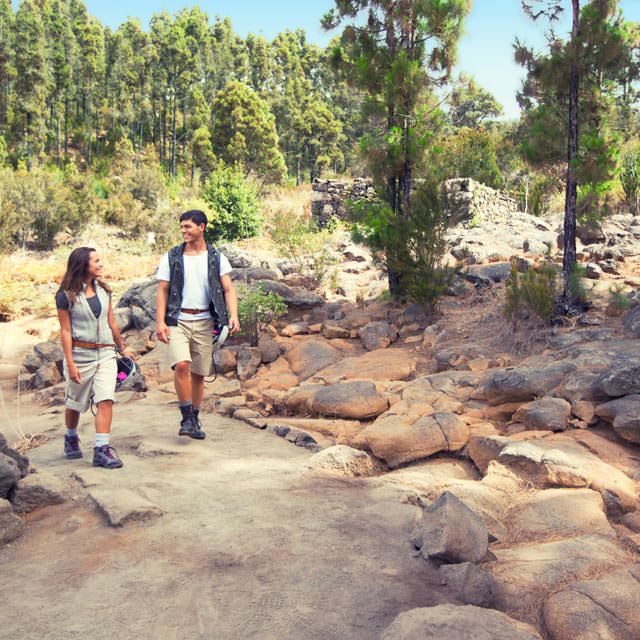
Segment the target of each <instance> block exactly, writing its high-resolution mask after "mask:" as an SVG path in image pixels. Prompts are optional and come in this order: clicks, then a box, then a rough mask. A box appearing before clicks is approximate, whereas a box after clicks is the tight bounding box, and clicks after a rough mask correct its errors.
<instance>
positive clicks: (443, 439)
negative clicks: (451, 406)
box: [354, 408, 469, 467]
mask: <svg viewBox="0 0 640 640" xmlns="http://www.w3.org/2000/svg"><path fill="white" fill-rule="evenodd" d="M468 439H469V427H468V426H467V424H466V422H465V421H464V420H463V419H462V418H460V417H459V416H457V415H455V414H453V413H450V412H448V411H436V412H434V413H431V414H429V415H424V416H421V417H416V416H413V417H411V416H406V415H398V414H396V413H394V412H393V408H392V409H391V410H390V411H388V412H386V413H384V414H382V415H381V416H379V417H378V418H377V419H376V421H375V422H374V423H373V424H371V425H368V426H367V427H365V428H364V429H363V430H362V431H361V432H360V433H359V434H358V435H357V437H356V438H355V440H354V444H355V445H356V446H357V447H360V448H363V449H369V450H370V451H371V452H372V453H373V454H374V455H375V456H376V457H378V458H382V459H383V460H384V461H385V462H386V463H387V464H388V465H389V466H390V467H398V466H400V465H401V464H404V463H406V462H413V461H415V460H420V459H421V458H426V457H428V456H430V455H433V454H434V453H437V452H438V451H457V450H459V449H461V448H462V447H463V446H464V445H465V444H466V443H467V440H468Z"/></svg>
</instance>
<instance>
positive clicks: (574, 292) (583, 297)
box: [567, 262, 589, 304]
mask: <svg viewBox="0 0 640 640" xmlns="http://www.w3.org/2000/svg"><path fill="white" fill-rule="evenodd" d="M585 273H586V268H585V267H584V266H583V265H581V264H578V263H577V262H575V263H574V264H573V267H572V269H571V273H569V278H568V279H567V290H568V292H569V295H570V296H571V299H572V300H574V301H575V302H579V303H580V304H584V303H585V302H587V300H588V298H589V291H588V290H587V288H586V287H585V284H584V283H585V278H584V274H585Z"/></svg>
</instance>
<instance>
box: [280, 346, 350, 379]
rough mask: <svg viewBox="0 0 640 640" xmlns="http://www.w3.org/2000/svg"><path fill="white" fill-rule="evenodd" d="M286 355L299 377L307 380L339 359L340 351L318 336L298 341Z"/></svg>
mask: <svg viewBox="0 0 640 640" xmlns="http://www.w3.org/2000/svg"><path fill="white" fill-rule="evenodd" d="M285 357H286V359H287V361H288V362H289V365H290V366H291V370H292V371H293V373H295V374H296V376H298V379H299V380H306V379H307V378H309V377H310V376H312V375H313V374H314V373H316V372H318V371H320V370H321V369H324V368H325V367H328V366H329V365H331V364H333V363H334V362H336V360H339V359H340V353H339V351H338V350H337V349H336V348H335V347H332V346H331V345H330V344H329V343H328V342H326V341H325V340H320V339H317V338H316V339H313V340H311V339H309V340H304V341H301V342H298V343H296V344H295V345H294V346H293V347H292V348H291V349H289V351H287V353H286V355H285Z"/></svg>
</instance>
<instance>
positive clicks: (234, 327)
mask: <svg viewBox="0 0 640 640" xmlns="http://www.w3.org/2000/svg"><path fill="white" fill-rule="evenodd" d="M239 329H240V320H238V318H234V317H233V316H232V317H231V318H229V334H230V335H233V334H234V333H236V331H238V330H239Z"/></svg>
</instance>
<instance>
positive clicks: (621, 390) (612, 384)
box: [599, 307, 640, 398]
mask: <svg viewBox="0 0 640 640" xmlns="http://www.w3.org/2000/svg"><path fill="white" fill-rule="evenodd" d="M636 308H637V307H636ZM599 382H600V385H601V387H602V389H603V390H604V392H605V393H607V394H608V395H610V396H611V397H614V398H615V397H618V396H626V395H630V394H632V393H640V357H639V356H637V355H632V356H629V357H627V358H621V359H620V360H617V361H615V362H614V363H613V364H612V365H611V366H610V367H609V368H608V369H607V370H606V371H604V372H603V373H602V374H601V375H600V379H599Z"/></svg>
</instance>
